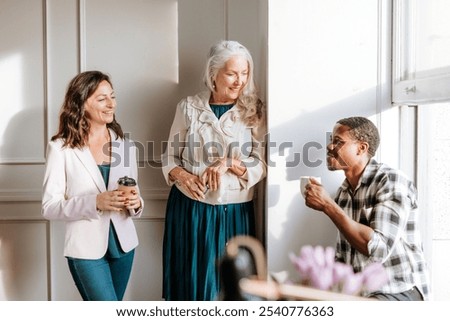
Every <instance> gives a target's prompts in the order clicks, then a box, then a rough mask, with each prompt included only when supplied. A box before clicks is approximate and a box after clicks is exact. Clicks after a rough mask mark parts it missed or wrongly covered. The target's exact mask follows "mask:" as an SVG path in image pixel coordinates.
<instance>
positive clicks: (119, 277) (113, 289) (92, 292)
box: [67, 250, 134, 301]
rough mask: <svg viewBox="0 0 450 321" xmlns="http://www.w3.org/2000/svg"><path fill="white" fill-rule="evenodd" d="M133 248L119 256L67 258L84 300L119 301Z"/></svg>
mask: <svg viewBox="0 0 450 321" xmlns="http://www.w3.org/2000/svg"><path fill="white" fill-rule="evenodd" d="M133 259H134V250H132V251H130V252H128V253H126V254H125V255H123V256H121V257H120V258H111V257H109V255H108V254H106V255H105V256H104V257H102V258H101V259H98V260H85V259H75V258H70V257H68V258H67V262H68V264H69V269H70V273H71V274H72V277H73V279H74V281H75V284H76V286H77V288H78V291H79V292H80V294H81V297H82V298H83V300H84V301H121V300H122V299H123V295H124V294H125V290H126V287H127V284H128V280H129V278H130V274H131V267H132V265H133Z"/></svg>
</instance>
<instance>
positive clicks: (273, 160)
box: [267, 0, 398, 279]
mask: <svg viewBox="0 0 450 321" xmlns="http://www.w3.org/2000/svg"><path fill="white" fill-rule="evenodd" d="M387 4H388V3H387V2H386V1H382V0H380V1H377V0H370V1H359V0H346V1H334V0H320V1H317V0H301V1H298V0H271V1H269V11H268V12H269V59H268V75H269V77H268V86H267V87H268V105H269V114H268V119H269V130H270V138H271V144H272V147H271V148H270V153H269V155H270V159H269V161H270V168H269V173H268V193H267V198H268V204H267V206H268V217H267V220H268V224H267V233H268V236H267V238H268V241H267V242H268V258H269V266H268V268H269V271H282V270H288V271H289V272H290V277H291V278H293V279H295V271H294V269H293V267H292V264H291V263H290V262H289V259H288V254H289V253H290V252H294V253H298V251H299V250H300V248H301V247H302V246H304V245H307V244H310V245H323V246H327V245H330V246H334V242H335V239H336V228H335V227H334V225H333V224H332V223H331V221H330V220H329V219H328V218H327V217H326V216H325V215H324V214H323V213H320V212H317V211H314V210H311V209H309V208H307V207H306V206H305V205H304V200H303V198H302V197H301V196H300V194H299V177H300V176H302V175H312V176H320V177H321V178H322V184H323V185H324V186H325V188H326V189H327V190H328V191H329V192H330V194H332V195H334V192H335V191H336V189H337V187H338V186H339V185H340V184H341V183H342V180H343V179H344V176H343V173H342V172H341V171H340V172H330V171H328V170H327V167H326V156H325V155H326V144H327V132H331V131H332V129H333V126H334V124H335V123H336V121H337V120H338V119H340V118H343V117H349V116H366V117H369V118H370V119H371V120H373V121H374V122H375V123H376V124H377V125H378V126H379V128H380V129H382V140H383V141H384V140H386V141H387V140H390V141H391V142H392V143H393V144H395V145H396V143H398V141H396V130H395V128H398V122H396V112H395V110H394V111H392V109H391V108H390V95H389V93H390V92H389V90H390V89H389V88H390V83H389V73H390V66H389V63H388V62H389V55H388V54H387V53H388V52H389V47H388V46H387V45H386V44H387V43H389V42H388V41H389V35H388V31H387V24H388V19H387V17H388V12H389V7H388V5H387ZM387 109H389V110H390V111H389V112H388V111H387ZM385 111H386V112H385ZM388 120H392V121H393V127H390V128H387V131H386V133H384V126H385V124H386V126H387V124H388ZM392 143H391V144H387V143H386V145H384V146H383V148H384V149H385V150H386V152H383V150H382V151H381V152H380V154H383V155H386V159H388V158H390V155H389V154H390V153H389V146H391V145H392ZM283 144H284V145H283ZM382 144H384V143H383V142H382ZM393 154H394V155H395V154H396V153H393ZM383 155H379V157H380V156H383ZM392 161H395V157H394V159H393V160H392ZM391 164H392V162H391ZM392 165H393V166H395V165H396V163H394V164H392Z"/></svg>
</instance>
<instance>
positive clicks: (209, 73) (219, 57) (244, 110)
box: [203, 40, 264, 127]
mask: <svg viewBox="0 0 450 321" xmlns="http://www.w3.org/2000/svg"><path fill="white" fill-rule="evenodd" d="M233 56H242V57H244V58H245V59H246V60H247V62H248V67H249V75H248V80H247V83H246V84H245V87H244V89H243V90H242V94H241V95H240V96H239V97H238V99H237V102H236V106H237V107H238V110H239V113H240V115H241V118H242V119H243V120H244V122H245V123H246V124H247V125H248V126H251V127H254V126H257V125H258V124H259V123H260V121H261V120H262V118H263V116H264V104H263V102H262V101H261V99H260V98H259V97H258V94H257V88H256V84H255V81H254V75H253V58H252V56H251V54H250V52H249V51H248V49H247V48H246V47H244V46H243V45H242V44H240V43H239V42H237V41H233V40H222V41H219V42H218V43H216V44H214V45H213V46H212V47H211V49H210V51H209V54H208V60H207V63H206V66H205V70H204V73H203V81H204V83H205V85H206V87H207V88H208V89H209V91H211V92H214V90H215V89H214V81H215V79H216V77H217V74H218V72H219V70H220V69H221V68H223V67H224V66H225V64H226V62H227V61H228V60H229V59H230V58H231V57H233Z"/></svg>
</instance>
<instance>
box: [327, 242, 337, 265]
mask: <svg viewBox="0 0 450 321" xmlns="http://www.w3.org/2000/svg"><path fill="white" fill-rule="evenodd" d="M334 254H335V251H334V248H332V247H329V246H328V247H327V248H326V249H325V266H331V267H332V266H333V265H334V264H335V261H334Z"/></svg>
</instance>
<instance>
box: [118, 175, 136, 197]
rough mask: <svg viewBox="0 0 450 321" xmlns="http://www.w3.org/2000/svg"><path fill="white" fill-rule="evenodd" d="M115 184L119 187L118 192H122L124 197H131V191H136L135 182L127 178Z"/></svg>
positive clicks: (122, 178) (120, 179)
mask: <svg viewBox="0 0 450 321" xmlns="http://www.w3.org/2000/svg"><path fill="white" fill-rule="evenodd" d="M117 184H119V187H118V188H117V189H118V190H119V191H124V192H125V195H124V196H125V197H129V196H131V191H133V190H136V181H135V180H134V179H133V178H131V177H128V176H124V177H121V178H119V180H118V181H117Z"/></svg>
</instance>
